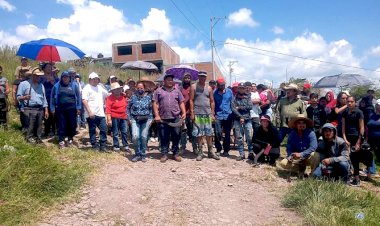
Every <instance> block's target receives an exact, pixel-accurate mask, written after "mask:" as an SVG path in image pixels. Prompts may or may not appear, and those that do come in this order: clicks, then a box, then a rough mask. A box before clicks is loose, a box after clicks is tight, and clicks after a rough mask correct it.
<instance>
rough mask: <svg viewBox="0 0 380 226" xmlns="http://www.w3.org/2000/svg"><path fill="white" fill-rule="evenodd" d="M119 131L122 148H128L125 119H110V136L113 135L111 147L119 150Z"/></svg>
mask: <svg viewBox="0 0 380 226" xmlns="http://www.w3.org/2000/svg"><path fill="white" fill-rule="evenodd" d="M119 131H120V133H121V141H122V143H123V146H124V148H127V147H128V140H127V136H128V123H127V120H126V119H120V118H112V134H113V147H114V148H120V145H119Z"/></svg>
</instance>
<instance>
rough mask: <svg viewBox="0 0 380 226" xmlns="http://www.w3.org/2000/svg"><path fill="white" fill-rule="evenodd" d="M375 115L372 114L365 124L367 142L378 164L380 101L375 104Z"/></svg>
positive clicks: (379, 157)
mask: <svg viewBox="0 0 380 226" xmlns="http://www.w3.org/2000/svg"><path fill="white" fill-rule="evenodd" d="M375 110H376V111H375V114H373V115H372V116H371V117H370V119H369V121H368V124H367V127H368V142H369V144H370V145H371V148H372V150H373V152H374V153H375V156H376V160H377V162H379V163H380V99H378V100H377V101H376V104H375Z"/></svg>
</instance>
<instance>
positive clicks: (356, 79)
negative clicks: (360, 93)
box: [314, 74, 373, 89]
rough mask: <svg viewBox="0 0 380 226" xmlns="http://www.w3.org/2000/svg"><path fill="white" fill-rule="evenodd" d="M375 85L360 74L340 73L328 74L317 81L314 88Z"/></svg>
mask: <svg viewBox="0 0 380 226" xmlns="http://www.w3.org/2000/svg"><path fill="white" fill-rule="evenodd" d="M367 85H373V82H372V81H371V80H369V79H368V78H366V77H364V76H363V75H359V74H339V75H332V76H326V77H323V78H321V79H320V80H319V81H318V82H317V83H315V85H314V88H341V89H342V88H343V87H347V88H352V87H355V86H367Z"/></svg>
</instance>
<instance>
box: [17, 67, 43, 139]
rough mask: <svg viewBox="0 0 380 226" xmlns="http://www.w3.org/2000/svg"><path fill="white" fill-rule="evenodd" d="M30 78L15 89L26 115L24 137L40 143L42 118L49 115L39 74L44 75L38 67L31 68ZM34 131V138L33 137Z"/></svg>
mask: <svg viewBox="0 0 380 226" xmlns="http://www.w3.org/2000/svg"><path fill="white" fill-rule="evenodd" d="M30 74H31V79H29V80H26V81H23V82H21V83H20V85H19V87H18V89H17V100H18V101H19V102H22V106H23V111H24V114H25V115H27V120H28V125H29V126H28V129H27V134H26V139H27V141H28V142H30V143H34V142H36V143H42V140H41V139H42V119H43V118H45V119H47V118H48V117H49V112H48V103H47V100H46V93H45V88H44V86H43V85H42V84H41V83H40V76H42V75H44V72H43V71H41V70H40V69H39V68H38V67H36V68H33V69H31V71H30ZM34 131H36V134H35V135H36V137H37V139H36V140H35V139H34V138H33V135H34Z"/></svg>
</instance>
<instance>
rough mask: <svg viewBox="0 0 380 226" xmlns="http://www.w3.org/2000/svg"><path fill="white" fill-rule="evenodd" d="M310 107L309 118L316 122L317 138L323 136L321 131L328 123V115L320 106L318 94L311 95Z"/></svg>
mask: <svg viewBox="0 0 380 226" xmlns="http://www.w3.org/2000/svg"><path fill="white" fill-rule="evenodd" d="M309 102H310V106H309V107H307V108H306V112H307V117H308V118H309V119H311V120H313V122H314V132H315V134H316V135H317V138H319V137H320V136H321V133H320V131H319V130H320V129H321V127H322V125H324V124H325V123H326V120H327V115H326V111H325V109H324V108H323V107H322V106H321V105H319V104H318V94H317V93H312V94H310V100H309Z"/></svg>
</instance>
